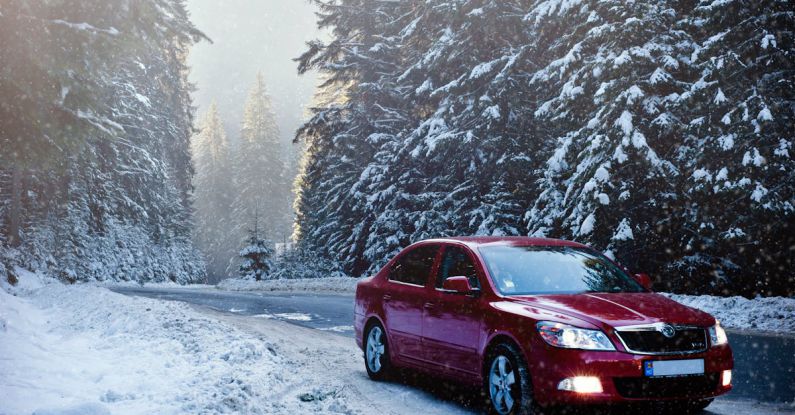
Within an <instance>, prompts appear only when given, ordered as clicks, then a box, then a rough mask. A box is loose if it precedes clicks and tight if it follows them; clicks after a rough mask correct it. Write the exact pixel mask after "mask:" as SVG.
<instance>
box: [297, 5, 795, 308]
mask: <svg viewBox="0 0 795 415" xmlns="http://www.w3.org/2000/svg"><path fill="white" fill-rule="evenodd" d="M316 3H317V4H318V5H319V7H320V9H321V11H322V12H321V14H320V20H319V26H320V27H323V28H327V29H329V30H330V31H331V33H332V36H331V39H330V40H329V41H315V42H311V43H310V45H309V48H308V50H307V51H306V52H305V54H304V55H303V56H302V57H301V59H300V61H299V65H300V71H308V70H313V69H315V70H318V71H320V72H321V73H322V75H323V76H324V77H325V79H326V82H325V84H324V85H323V91H322V94H323V97H322V98H323V100H322V102H321V103H320V104H319V105H317V108H315V109H314V111H313V117H312V118H311V119H310V120H309V121H308V122H306V123H305V124H304V126H303V127H302V128H301V129H300V131H299V132H298V135H297V139H298V140H303V141H305V142H306V145H307V146H308V151H309V153H308V157H307V159H306V164H305V168H304V171H303V174H302V177H301V182H300V191H299V200H298V202H297V208H298V222H297V229H298V231H297V235H298V236H299V237H300V241H301V243H302V245H303V246H304V247H308V248H311V249H317V250H319V251H320V252H322V253H324V254H325V255H326V256H327V257H330V258H333V259H335V260H337V261H339V262H340V263H341V264H343V265H344V268H345V270H346V271H347V272H350V273H352V274H355V275H362V274H367V273H372V272H373V271H375V270H376V269H377V267H379V266H380V265H382V264H383V263H384V262H385V261H386V260H388V259H389V258H390V257H391V256H392V255H394V254H395V253H396V252H398V250H399V249H401V247H404V246H406V245H407V244H409V243H411V242H414V241H417V240H421V239H424V238H428V237H439V236H446V235H471V234H486V235H492V234H493V235H539V236H549V237H559V238H566V239H574V240H577V241H582V242H585V243H588V244H591V245H593V246H595V247H596V248H598V249H601V250H603V251H605V252H606V253H607V254H608V255H612V256H614V257H615V258H617V259H618V260H619V261H621V262H622V263H624V264H625V265H627V266H628V267H629V268H631V269H634V270H638V271H646V272H649V273H651V274H652V276H653V278H654V280H655V288H657V289H660V290H671V291H677V292H689V293H718V294H734V293H739V294H743V295H749V296H750V295H756V294H762V295H795V268H794V267H793V266H794V265H795V264H794V263H793V262H794V261H793V259H794V258H795V194H794V191H795V177H793V175H794V173H793V172H795V169H794V167H795V165H794V162H793V158H792V156H793V152H795V149H793V141H794V140H795V133H794V132H793V126H794V125H795V64H794V63H793V59H795V47H794V45H793V40H794V39H795V34H794V32H793V31H794V30H795V13H794V12H793V9H792V4H791V3H790V2H788V1H776V0H764V1H751V0H733V1H732V0H730V1H725V0H721V1H710V0H703V1H696V0H690V1H672V0H662V1H633V2H625V1H619V0H615V1H613V0H607V1H603V0H600V1H596V0H580V1H578V0H565V1H564V0H560V1H555V0H543V1H541V0H537V1H531V0H506V1H495V0H405V1H376V0H341V1H316Z"/></svg>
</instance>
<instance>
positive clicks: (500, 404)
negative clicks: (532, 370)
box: [489, 355, 516, 415]
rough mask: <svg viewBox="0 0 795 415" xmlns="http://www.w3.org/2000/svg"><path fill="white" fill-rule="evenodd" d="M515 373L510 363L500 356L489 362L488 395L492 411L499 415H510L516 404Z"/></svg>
mask: <svg viewBox="0 0 795 415" xmlns="http://www.w3.org/2000/svg"><path fill="white" fill-rule="evenodd" d="M515 384H516V373H515V371H514V368H513V365H512V364H511V361H510V360H509V359H508V358H507V357H505V356H502V355H499V356H497V357H496V358H495V359H494V360H493V361H492V362H491V368H490V369H489V395H490V397H491V402H492V405H493V406H494V410H496V411H497V413H499V414H501V415H506V414H509V413H511V410H513V407H514V404H515V403H516V396H515V393H516V392H515V388H514V385H515Z"/></svg>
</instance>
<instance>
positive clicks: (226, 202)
mask: <svg viewBox="0 0 795 415" xmlns="http://www.w3.org/2000/svg"><path fill="white" fill-rule="evenodd" d="M193 140H194V141H193V155H194V160H195V165H196V176H195V179H194V180H195V181H194V186H195V188H196V191H195V202H194V206H195V207H196V225H197V226H196V235H195V236H196V238H195V239H196V243H197V246H198V247H199V249H200V250H201V251H202V252H203V253H204V255H205V258H206V260H207V268H208V272H209V273H210V274H211V275H227V268H228V266H229V264H230V263H231V260H232V259H233V258H234V257H235V252H236V248H235V247H236V244H237V240H238V239H237V237H235V235H234V234H233V232H232V229H233V225H234V224H233V221H232V214H231V211H232V201H233V198H234V188H233V181H232V165H231V154H230V149H229V141H228V140H227V136H226V131H225V130H224V126H223V123H222V121H221V118H220V116H219V114H218V107H217V105H216V104H215V103H213V104H212V105H211V106H210V108H209V109H208V110H207V113H206V114H205V115H204V117H203V118H202V120H201V121H200V123H199V133H198V134H197V135H196V136H194V138H193Z"/></svg>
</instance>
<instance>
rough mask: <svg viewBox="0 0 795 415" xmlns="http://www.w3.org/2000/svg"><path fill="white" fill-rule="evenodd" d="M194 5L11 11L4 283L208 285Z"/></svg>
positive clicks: (6, 31) (1, 7) (28, 6)
mask: <svg viewBox="0 0 795 415" xmlns="http://www.w3.org/2000/svg"><path fill="white" fill-rule="evenodd" d="M203 37H204V35H203V34H202V33H200V32H199V31H197V30H196V29H195V28H194V26H193V25H192V24H191V22H190V21H189V19H188V15H187V12H186V9H185V5H184V1H183V0H140V1H130V0H89V1H86V0H56V1H46V2H42V1H33V0H11V1H3V2H2V4H0V230H2V232H0V259H2V260H1V261H0V274H2V273H5V272H7V271H11V270H12V269H13V266H24V267H27V268H31V269H36V270H42V271H45V272H48V273H50V274H51V275H55V276H58V277H60V278H62V279H63V280H67V281H75V280H92V279H97V280H104V279H115V280H134V281H142V282H143V281H151V280H158V281H160V280H167V279H168V280H172V281H177V282H188V281H195V280H201V279H203V278H204V264H203V261H202V260H201V257H200V255H199V254H198V252H197V251H196V250H195V249H194V248H193V245H192V242H191V230H192V213H191V178H192V175H193V168H192V166H191V155H190V151H189V139H190V136H191V134H192V123H193V114H192V111H193V109H192V106H191V100H190V95H189V92H190V89H191V85H189V83H188V82H187V80H186V75H187V68H186V66H185V58H186V56H187V53H188V48H189V47H190V45H192V44H193V43H195V42H197V41H199V40H200V39H202V38H203Z"/></svg>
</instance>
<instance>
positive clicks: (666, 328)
mask: <svg viewBox="0 0 795 415" xmlns="http://www.w3.org/2000/svg"><path fill="white" fill-rule="evenodd" d="M657 330H658V331H659V332H660V333H662V335H663V336H665V337H668V338H669V339H670V338H671V337H674V335H676V329H675V328H673V326H671V325H670V324H663V325H662V326H660V327H659V328H657Z"/></svg>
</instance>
